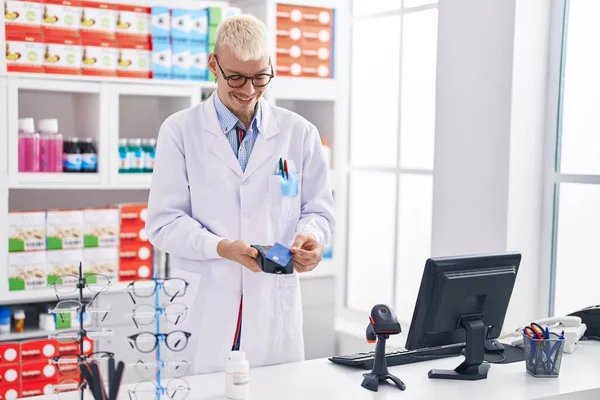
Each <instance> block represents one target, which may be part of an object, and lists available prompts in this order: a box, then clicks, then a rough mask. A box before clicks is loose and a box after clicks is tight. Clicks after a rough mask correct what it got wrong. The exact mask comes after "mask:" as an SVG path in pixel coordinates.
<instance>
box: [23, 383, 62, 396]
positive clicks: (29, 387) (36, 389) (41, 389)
mask: <svg viewBox="0 0 600 400" xmlns="http://www.w3.org/2000/svg"><path fill="white" fill-rule="evenodd" d="M56 383H57V382H53V381H35V382H24V383H23V384H22V385H21V396H23V398H26V397H34V396H50V395H52V394H53V393H56V390H55V389H54V386H55V385H56Z"/></svg>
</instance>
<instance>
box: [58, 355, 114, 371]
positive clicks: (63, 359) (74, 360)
mask: <svg viewBox="0 0 600 400" xmlns="http://www.w3.org/2000/svg"><path fill="white" fill-rule="evenodd" d="M114 356H115V353H111V352H108V351H97V352H95V353H91V354H90V355H87V356H83V355H78V354H65V355H62V356H57V357H54V358H53V359H52V362H53V363H54V364H56V368H58V372H60V373H61V374H64V375H74V374H79V363H80V362H82V361H91V360H96V361H108V360H109V359H111V358H114Z"/></svg>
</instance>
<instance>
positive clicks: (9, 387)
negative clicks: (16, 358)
mask: <svg viewBox="0 0 600 400" xmlns="http://www.w3.org/2000/svg"><path fill="white" fill-rule="evenodd" d="M15 368H19V366H18V365H17V366H16V367H15ZM20 398H21V383H20V382H19V383H10V384H6V385H2V386H0V399H20Z"/></svg>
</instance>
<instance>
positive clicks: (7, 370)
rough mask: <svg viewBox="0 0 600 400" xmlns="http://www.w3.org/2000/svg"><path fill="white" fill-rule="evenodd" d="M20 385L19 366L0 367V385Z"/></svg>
mask: <svg viewBox="0 0 600 400" xmlns="http://www.w3.org/2000/svg"><path fill="white" fill-rule="evenodd" d="M19 383H21V366H20V365H19V364H12V365H2V366H0V385H3V386H4V385H18V384H19Z"/></svg>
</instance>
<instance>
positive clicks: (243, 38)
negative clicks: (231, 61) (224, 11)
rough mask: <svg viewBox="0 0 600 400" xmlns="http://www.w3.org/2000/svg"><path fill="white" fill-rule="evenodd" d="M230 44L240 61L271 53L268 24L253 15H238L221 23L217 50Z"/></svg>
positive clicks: (216, 42)
mask: <svg viewBox="0 0 600 400" xmlns="http://www.w3.org/2000/svg"><path fill="white" fill-rule="evenodd" d="M222 46H229V48H230V49H231V51H233V54H235V56H236V58H238V59H239V60H240V61H249V60H259V59H261V58H262V57H265V56H267V55H268V53H269V36H268V33H267V27H266V25H265V24H264V23H263V22H262V21H260V20H258V19H257V18H256V17H254V16H252V15H247V14H244V15H236V16H233V17H229V18H227V19H225V20H223V21H221V23H220V24H219V27H218V28H217V37H216V41H215V50H216V51H218V49H220V48H222Z"/></svg>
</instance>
